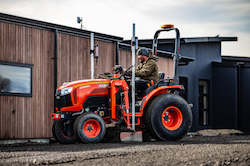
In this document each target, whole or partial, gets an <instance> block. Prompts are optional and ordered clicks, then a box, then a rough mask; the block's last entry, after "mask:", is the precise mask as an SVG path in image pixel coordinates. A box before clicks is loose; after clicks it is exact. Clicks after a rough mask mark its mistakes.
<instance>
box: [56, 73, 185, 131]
mask: <svg viewBox="0 0 250 166" xmlns="http://www.w3.org/2000/svg"><path fill="white" fill-rule="evenodd" d="M115 78H118V76H116V77H115ZM68 87H73V90H72V92H71V93H70V98H71V101H72V106H65V107H61V108H56V110H57V111H81V110H82V109H83V104H84V102H85V101H86V99H87V98H88V97H91V96H108V97H109V98H110V109H108V110H107V111H111V113H110V114H109V115H110V116H111V117H109V116H108V117H103V119H104V120H105V122H107V123H109V122H110V119H112V120H119V117H117V113H116V112H117V103H116V101H117V99H116V97H117V93H118V92H119V93H120V92H121V90H122V93H123V98H122V99H123V104H122V105H120V109H121V111H122V114H123V119H124V121H125V122H126V124H127V126H131V125H132V123H131V120H132V113H131V111H130V108H129V96H128V93H129V86H128V84H127V82H126V81H125V80H120V79H112V80H109V79H93V80H81V81H73V82H70V83H66V84H65V85H63V86H60V87H59V88H58V91H60V90H62V89H64V88H68ZM181 89H183V86H181V85H173V86H162V87H158V88H156V89H154V90H152V91H151V92H150V93H149V94H147V95H146V96H144V98H143V99H142V102H141V106H140V110H139V112H136V113H135V118H136V121H135V125H137V126H138V125H141V117H142V116H143V113H144V110H145V108H146V106H147V105H148V104H149V103H150V101H152V100H153V98H154V97H155V96H157V95H160V94H164V93H169V92H170V91H171V90H181ZM119 95H121V94H119ZM93 104H95V103H93ZM59 116H60V115H57V114H53V115H52V118H53V119H56V118H58V117H59ZM59 118H60V117H59Z"/></svg>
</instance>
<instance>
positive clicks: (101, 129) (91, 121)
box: [74, 112, 106, 143]
mask: <svg viewBox="0 0 250 166" xmlns="http://www.w3.org/2000/svg"><path fill="white" fill-rule="evenodd" d="M74 131H75V133H77V135H78V137H79V138H80V140H81V141H82V142H84V143H97V142H100V141H101V140H102V139H103V137H104V135H105V133H106V125H105V122H104V120H103V119H102V117H100V116H99V115H97V114H95V113H91V112H89V113H85V114H83V115H80V116H79V117H77V119H76V121H75V123H74Z"/></svg>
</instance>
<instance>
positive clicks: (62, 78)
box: [58, 33, 116, 85]
mask: <svg viewBox="0 0 250 166" xmlns="http://www.w3.org/2000/svg"><path fill="white" fill-rule="evenodd" d="M95 45H98V46H99V58H98V59H95V64H94V66H95V77H97V75H98V74H100V73H104V72H111V71H112V67H113V66H114V62H115V59H114V58H115V49H116V48H115V44H114V43H111V42H103V41H98V40H96V41H95ZM89 50H90V39H88V38H80V37H77V36H72V35H67V34H62V33H60V34H59V36H58V85H61V84H62V83H63V82H68V81H73V80H81V79H90V74H91V73H90V72H91V71H90V51H89Z"/></svg>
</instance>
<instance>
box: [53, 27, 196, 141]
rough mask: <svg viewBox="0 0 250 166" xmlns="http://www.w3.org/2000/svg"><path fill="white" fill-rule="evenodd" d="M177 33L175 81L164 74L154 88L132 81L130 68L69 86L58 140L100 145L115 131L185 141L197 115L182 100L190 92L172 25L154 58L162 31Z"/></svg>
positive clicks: (56, 127)
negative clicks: (181, 78) (180, 73)
mask: <svg viewBox="0 0 250 166" xmlns="http://www.w3.org/2000/svg"><path fill="white" fill-rule="evenodd" d="M172 30H174V31H175V32H176V39H175V51H174V52H173V53H171V55H172V56H173V60H174V75H175V76H174V78H172V79H169V78H167V79H164V77H163V74H162V75H161V77H160V79H159V81H158V82H156V83H153V82H152V81H151V82H148V81H145V80H141V79H136V78H132V77H133V74H134V73H133V72H132V76H131V72H128V69H129V68H128V69H127V70H126V71H123V70H122V69H121V68H119V67H118V68H116V70H115V71H114V73H113V74H111V73H104V74H100V75H99V78H98V79H89V80H79V81H73V82H69V83H64V84H63V85H62V86H60V87H59V88H58V89H57V91H56V94H55V95H56V112H55V113H53V114H51V117H52V119H54V123H53V128H52V131H53V135H54V137H55V139H56V140H58V141H59V142H60V143H63V144H68V143H74V142H75V141H77V140H80V141H81V142H83V143H97V142H100V141H102V140H103V139H104V138H105V135H106V131H109V130H108V129H109V128H115V129H116V130H120V131H130V132H136V131H142V133H143V136H145V138H146V137H150V138H153V139H156V140H163V141H164V140H179V139H181V138H182V137H184V136H185V135H186V134H187V132H188V131H189V129H190V127H191V125H192V111H191V108H190V105H189V104H188V103H187V102H186V101H185V100H184V99H183V98H182V97H180V96H179V95H178V94H179V92H180V91H182V90H183V89H184V87H183V86H182V85H178V79H177V77H176V70H177V66H178V59H179V56H180V34H179V30H178V29H177V28H175V27H174V26H173V25H171V24H166V25H163V26H162V27H161V29H160V30H158V31H156V33H155V35H154V40H153V48H152V53H153V54H155V55H157V43H158V36H159V34H160V32H162V31H172ZM132 43H133V42H132ZM133 67H134V66H133V65H132V68H133ZM133 82H134V89H135V91H133ZM133 96H134V97H133ZM110 131H113V130H110ZM145 138H144V139H145Z"/></svg>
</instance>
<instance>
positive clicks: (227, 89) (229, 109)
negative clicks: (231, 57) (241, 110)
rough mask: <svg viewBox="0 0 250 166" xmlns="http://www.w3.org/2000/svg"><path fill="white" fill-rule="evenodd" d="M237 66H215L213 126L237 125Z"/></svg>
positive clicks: (231, 126)
mask: <svg viewBox="0 0 250 166" xmlns="http://www.w3.org/2000/svg"><path fill="white" fill-rule="evenodd" d="M237 87H238V85H237V68H236V67H227V66H214V68H213V90H212V102H213V105H212V110H213V111H212V127H213V128H236V127H237V93H238V92H237Z"/></svg>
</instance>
